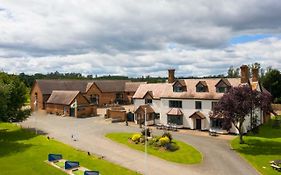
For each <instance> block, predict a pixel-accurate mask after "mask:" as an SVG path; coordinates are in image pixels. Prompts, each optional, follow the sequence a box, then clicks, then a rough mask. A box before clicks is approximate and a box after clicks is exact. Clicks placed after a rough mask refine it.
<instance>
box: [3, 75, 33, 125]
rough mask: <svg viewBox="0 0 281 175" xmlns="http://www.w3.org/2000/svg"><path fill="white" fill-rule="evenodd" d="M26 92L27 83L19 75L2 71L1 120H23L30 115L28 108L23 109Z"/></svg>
mask: <svg viewBox="0 0 281 175" xmlns="http://www.w3.org/2000/svg"><path fill="white" fill-rule="evenodd" d="M26 93H27V88H26V86H25V84H24V83H23V82H22V81H21V80H20V79H19V78H18V77H17V76H15V75H8V74H6V73H2V72H0V120H2V121H9V120H10V119H11V118H14V119H16V120H23V119H24V118H26V117H27V116H28V115H29V112H28V110H22V107H23V105H24V103H25V101H26Z"/></svg>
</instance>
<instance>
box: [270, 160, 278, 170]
mask: <svg viewBox="0 0 281 175" xmlns="http://www.w3.org/2000/svg"><path fill="white" fill-rule="evenodd" d="M269 163H270V166H271V167H272V168H273V169H275V170H277V171H281V167H280V166H279V165H280V164H281V160H273V161H271V162H269Z"/></svg>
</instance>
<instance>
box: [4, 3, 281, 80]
mask: <svg viewBox="0 0 281 175" xmlns="http://www.w3.org/2000/svg"><path fill="white" fill-rule="evenodd" d="M254 62H259V63H261V65H262V67H267V66H272V67H273V68H277V69H281V2H280V1H279V0H275V1H273V0H272V1H270V0H263V1H261V0H247V1H245V0H236V1H223V0H212V1H210V0H196V1H187V0H0V71H1V70H2V71H6V72H9V73H20V72H25V73H28V74H32V73H36V72H40V73H47V72H53V71H59V72H80V73H83V74H93V75H95V74H97V75H107V74H111V75H113V74H114V75H115V74H116V75H128V76H130V77H132V76H141V75H151V76H158V75H159V76H165V75H166V72H167V71H166V70H167V69H168V68H175V69H176V75H177V76H191V75H193V76H203V75H210V74H223V73H225V72H226V71H227V69H228V67H229V66H231V65H233V66H235V67H238V66H240V65H241V64H250V63H254Z"/></svg>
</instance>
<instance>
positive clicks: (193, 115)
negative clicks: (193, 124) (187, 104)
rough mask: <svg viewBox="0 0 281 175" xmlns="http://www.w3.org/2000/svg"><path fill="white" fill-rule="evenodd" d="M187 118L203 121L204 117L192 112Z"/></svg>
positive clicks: (199, 113) (198, 112)
mask: <svg viewBox="0 0 281 175" xmlns="http://www.w3.org/2000/svg"><path fill="white" fill-rule="evenodd" d="M189 118H195V119H205V118H206V117H205V115H204V114H202V113H201V112H200V111H197V112H194V113H193V114H191V115H190V116H189Z"/></svg>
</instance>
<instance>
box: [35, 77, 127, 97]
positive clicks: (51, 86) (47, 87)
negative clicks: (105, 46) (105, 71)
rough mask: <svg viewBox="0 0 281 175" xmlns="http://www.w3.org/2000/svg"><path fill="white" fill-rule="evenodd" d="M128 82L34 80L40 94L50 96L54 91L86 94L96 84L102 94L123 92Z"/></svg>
mask: <svg viewBox="0 0 281 175" xmlns="http://www.w3.org/2000/svg"><path fill="white" fill-rule="evenodd" d="M128 81H129V80H94V81H93V80H36V83H38V86H39V87H40V89H41V91H42V94H51V93H52V91H54V90H65V91H80V92H81V93H86V92H87V91H88V90H89V88H90V87H91V86H92V85H93V84H96V86H97V87H98V88H99V89H100V90H101V91H102V92H124V91H125V83H126V82H128Z"/></svg>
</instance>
